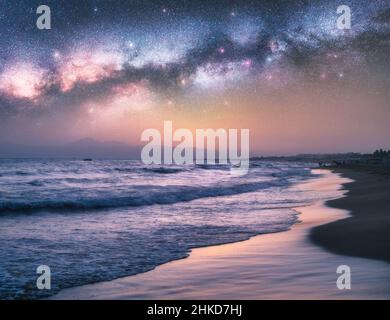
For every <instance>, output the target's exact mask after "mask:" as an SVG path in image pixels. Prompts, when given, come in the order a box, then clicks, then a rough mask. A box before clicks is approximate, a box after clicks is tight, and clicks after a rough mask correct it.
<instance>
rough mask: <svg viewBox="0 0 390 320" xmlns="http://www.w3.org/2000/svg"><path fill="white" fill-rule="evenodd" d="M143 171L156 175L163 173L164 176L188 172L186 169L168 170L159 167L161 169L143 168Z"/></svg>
mask: <svg viewBox="0 0 390 320" xmlns="http://www.w3.org/2000/svg"><path fill="white" fill-rule="evenodd" d="M142 170H143V171H146V172H154V173H162V174H170V173H179V172H183V171H186V170H185V169H180V168H167V167H159V168H142Z"/></svg>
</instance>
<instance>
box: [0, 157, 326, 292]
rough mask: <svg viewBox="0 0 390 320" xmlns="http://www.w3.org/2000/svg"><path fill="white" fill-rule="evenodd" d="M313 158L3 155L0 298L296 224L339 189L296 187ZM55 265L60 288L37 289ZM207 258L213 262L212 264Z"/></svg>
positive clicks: (145, 266)
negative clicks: (154, 161) (236, 161)
mask: <svg viewBox="0 0 390 320" xmlns="http://www.w3.org/2000/svg"><path fill="white" fill-rule="evenodd" d="M312 167H313V164H311V163H303V162H287V161H281V162H271V161H260V160H258V161H251V162H250V168H249V171H248V174H246V175H243V176H234V175H231V170H230V166H229V165H217V164H216V165H187V166H175V165H170V166H161V165H144V164H142V163H141V162H140V161H136V160H93V161H82V160H37V159H31V160H30V159H25V160H14V159H3V160H0V299H37V298H45V297H48V296H50V295H54V294H55V293H57V292H59V291H60V290H61V289H64V288H69V287H74V286H79V285H83V284H88V283H94V282H100V281H107V280H112V279H116V278H119V277H124V276H130V275H135V274H138V273H142V272H146V271H149V270H152V269H154V268H155V267H156V266H158V265H161V264H164V263H167V262H169V261H172V260H176V259H182V258H186V257H187V256H188V254H189V252H190V250H191V248H195V247H202V246H210V245H216V244H223V243H231V242H237V241H243V240H246V239H249V238H250V237H252V236H255V235H259V234H266V233H274V232H285V231H288V230H289V229H290V228H291V226H292V225H293V224H295V223H299V214H298V212H297V211H296V210H295V209H294V208H297V207H302V206H305V205H310V204H312V203H314V202H315V201H317V200H320V199H326V198H329V197H332V194H330V193H331V192H330V191H326V192H325V191H316V190H303V189H302V188H294V186H296V185H297V184H300V183H302V182H304V181H306V180H308V179H318V178H319V176H318V174H313V172H312V170H311V168H312ZM41 265H45V266H48V267H49V268H50V276H51V281H50V284H51V289H50V290H39V289H38V288H37V284H36V282H37V278H38V277H39V276H40V274H39V273H37V268H38V267H39V266H41ZM205 267H206V266H205Z"/></svg>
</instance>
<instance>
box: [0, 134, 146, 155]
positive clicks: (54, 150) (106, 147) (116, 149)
mask: <svg viewBox="0 0 390 320" xmlns="http://www.w3.org/2000/svg"><path fill="white" fill-rule="evenodd" d="M141 149H142V147H138V146H135V147H133V146H129V145H127V144H126V143H123V142H118V141H98V140H95V139H91V138H86V139H81V140H77V141H74V142H71V143H68V144H63V145H58V146H53V145H38V146H31V145H8V144H7V145H2V146H0V157H1V158H65V159H84V158H92V159H139V158H140V155H141Z"/></svg>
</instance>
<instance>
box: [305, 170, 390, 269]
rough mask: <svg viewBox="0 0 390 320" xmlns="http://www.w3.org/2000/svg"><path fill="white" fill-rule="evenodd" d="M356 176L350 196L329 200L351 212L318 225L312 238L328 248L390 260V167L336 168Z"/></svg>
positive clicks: (345, 175) (332, 205)
mask: <svg viewBox="0 0 390 320" xmlns="http://www.w3.org/2000/svg"><path fill="white" fill-rule="evenodd" d="M333 171H334V172H337V173H339V174H341V175H342V176H344V177H347V178H350V179H353V180H354V181H353V182H350V183H346V184H345V185H344V188H346V189H347V190H348V192H347V193H346V197H344V198H340V199H336V200H332V201H328V202H327V205H328V206H331V207H333V208H340V209H346V210H348V211H350V213H351V216H350V217H348V218H346V219H342V220H339V221H335V222H332V223H329V224H325V225H321V226H318V227H316V228H314V229H313V230H312V232H311V236H310V237H311V239H312V241H313V242H314V243H316V244H318V245H320V246H322V247H324V248H325V249H327V250H329V251H331V252H334V253H338V254H345V255H350V256H356V257H364V258H371V259H378V260H383V261H386V262H390V170H389V169H388V170H385V168H384V167H377V168H375V167H355V168H354V167H352V168H337V169H334V170H333Z"/></svg>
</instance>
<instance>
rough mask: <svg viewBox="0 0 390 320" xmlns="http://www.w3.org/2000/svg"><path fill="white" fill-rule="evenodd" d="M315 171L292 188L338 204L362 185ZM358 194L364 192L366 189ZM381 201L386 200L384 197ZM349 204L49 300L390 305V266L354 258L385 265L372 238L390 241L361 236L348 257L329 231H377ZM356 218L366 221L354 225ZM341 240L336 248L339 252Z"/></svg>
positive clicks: (318, 208) (317, 206) (318, 206)
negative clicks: (341, 282)
mask: <svg viewBox="0 0 390 320" xmlns="http://www.w3.org/2000/svg"><path fill="white" fill-rule="evenodd" d="M317 173H321V174H322V177H321V178H319V179H314V180H312V181H309V182H305V183H302V184H299V185H297V186H296V187H295V188H297V189H299V188H301V189H302V190H303V189H305V188H309V189H314V190H317V189H318V190H320V189H329V190H339V191H338V196H337V198H340V197H342V196H343V194H344V193H345V192H346V191H345V190H342V189H341V187H342V185H343V184H346V183H348V184H347V188H348V190H350V186H351V185H354V184H355V185H358V184H359V181H360V177H359V176H358V175H356V176H355V177H356V179H357V182H352V181H351V180H350V179H348V178H346V177H345V176H344V177H342V176H341V175H340V174H338V173H333V172H331V171H328V170H317ZM345 175H346V174H345ZM348 176H350V175H349V174H348ZM377 180H378V181H380V180H381V179H380V178H377V177H375V178H373V177H368V176H367V177H366V178H365V180H363V181H364V182H363V185H366V184H367V183H368V182H369V181H371V183H372V185H374V184H375V181H377ZM350 182H352V183H350ZM384 183H385V182H384ZM368 185H369V184H368ZM373 188H374V187H373ZM356 190H359V192H364V190H363V189H362V187H361V189H356ZM373 190H377V189H371V191H370V192H372V191H373ZM378 190H379V189H378ZM387 190H389V189H387ZM354 192H358V191H349V193H348V197H349V196H350V195H351V194H352V195H353V194H355V193H354ZM357 194H358V193H357ZM375 194H376V193H375ZM380 195H382V196H386V194H385V193H380ZM372 197H374V196H372ZM387 197H388V196H387ZM379 198H380V196H379V194H378V196H377V199H376V201H375V202H377V203H378V207H374V208H375V212H374V211H372V213H374V214H377V215H378V218H383V219H384V220H385V221H388V220H386V217H385V211H384V210H385V209H384V208H383V210H379V209H380V208H382V207H381V204H380V202H379ZM348 201H349V200H348V198H341V199H337V200H332V201H331V207H330V206H327V205H325V203H324V201H319V202H316V203H314V204H313V205H310V206H306V207H301V208H296V210H297V212H299V213H300V215H299V220H300V223H297V224H295V225H294V226H293V227H292V228H291V230H289V231H287V232H280V233H273V234H265V235H259V236H256V237H253V238H251V239H250V240H247V241H242V242H237V243H232V244H226V245H219V246H211V247H204V248H196V249H193V250H192V251H191V252H190V255H189V257H188V258H186V259H182V260H176V261H172V262H169V263H166V264H163V265H161V266H158V267H157V268H155V269H154V270H152V271H149V272H146V273H141V274H137V275H135V276H130V277H124V278H119V279H116V280H113V281H107V282H100V283H95V284H90V285H84V286H80V287H74V288H69V289H65V290H62V291H60V292H59V293H58V294H57V295H55V296H53V297H51V298H52V299H389V298H390V264H388V263H386V262H384V261H376V260H371V259H365V258H360V257H351V256H350V255H361V256H367V257H375V258H380V259H382V260H387V259H388V257H389V256H388V255H387V256H386V254H385V252H384V250H385V248H386V244H383V245H382V246H379V247H378V250H375V251H372V254H371V255H369V253H370V252H371V251H370V249H372V248H373V246H374V244H375V245H376V242H375V241H374V240H378V239H382V240H383V239H386V238H380V231H378V238H376V237H373V238H374V240H373V242H370V241H368V240H367V239H364V238H363V237H362V235H363V234H360V237H361V239H360V240H359V241H360V242H364V243H366V244H367V246H366V247H362V246H360V245H358V242H357V243H355V245H354V246H353V247H354V248H356V250H361V251H358V252H356V251H355V252H354V251H351V250H350V248H349V247H348V245H349V244H350V243H351V242H352V240H353V239H355V240H357V239H356V238H352V236H351V238H347V241H346V243H344V244H342V243H341V241H344V239H345V238H343V239H341V235H340V236H339V238H337V241H333V240H332V232H334V231H333V229H332V228H336V229H334V230H337V228H343V235H346V237H348V236H350V233H349V230H353V232H352V233H351V234H355V229H352V228H349V227H348V228H344V227H343V226H344V224H346V223H348V224H349V225H351V226H354V225H357V223H360V222H364V225H363V226H362V227H361V228H362V229H359V230H360V231H359V232H363V231H364V228H366V230H372V229H370V228H376V225H375V224H374V222H371V223H368V220H370V219H369V218H364V216H365V215H364V214H363V213H361V214H359V213H355V211H354V209H353V210H352V211H353V212H352V214H353V216H352V217H350V215H349V212H348V211H347V210H346V209H347V208H348V209H349V208H350V203H349V202H348ZM372 201H374V200H372ZM382 201H384V200H383V199H382ZM340 204H343V209H339V208H338V207H341V205H340ZM371 205H372V202H371V201H370V202H367V204H366V207H361V210H363V211H364V209H365V210H366V211H367V210H368V212H371V211H369V210H370V208H371ZM356 206H358V207H360V205H356ZM336 207H337V208H336ZM376 209H378V210H376ZM363 211H361V212H363ZM357 219H364V220H359V221H356V220H357ZM332 221H333V222H332ZM347 221H352V222H347ZM354 221H356V222H354ZM318 226H321V227H318ZM313 228H315V229H313ZM384 229H385V227H384ZM384 229H383V230H384ZM312 230H314V231H313V233H312ZM310 234H311V237H312V238H313V239H314V241H315V242H316V243H319V244H321V246H323V247H325V248H326V249H329V250H331V251H333V252H337V253H345V254H347V255H338V254H334V253H331V252H330V251H328V250H324V249H323V248H321V247H320V246H317V245H315V244H313V242H312V241H311V240H310ZM336 236H337V233H336ZM356 236H358V234H357V233H356ZM355 240H353V241H355ZM339 241H340V242H339ZM336 242H337V243H339V245H338V246H337V245H336ZM339 248H341V249H339ZM387 248H388V245H387ZM388 251H389V250H388ZM363 253H364V254H363ZM339 265H348V266H349V267H350V268H351V276H352V286H351V287H352V288H351V290H339V289H337V286H336V280H337V277H338V275H337V274H336V269H337V267H338V266H339Z"/></svg>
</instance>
